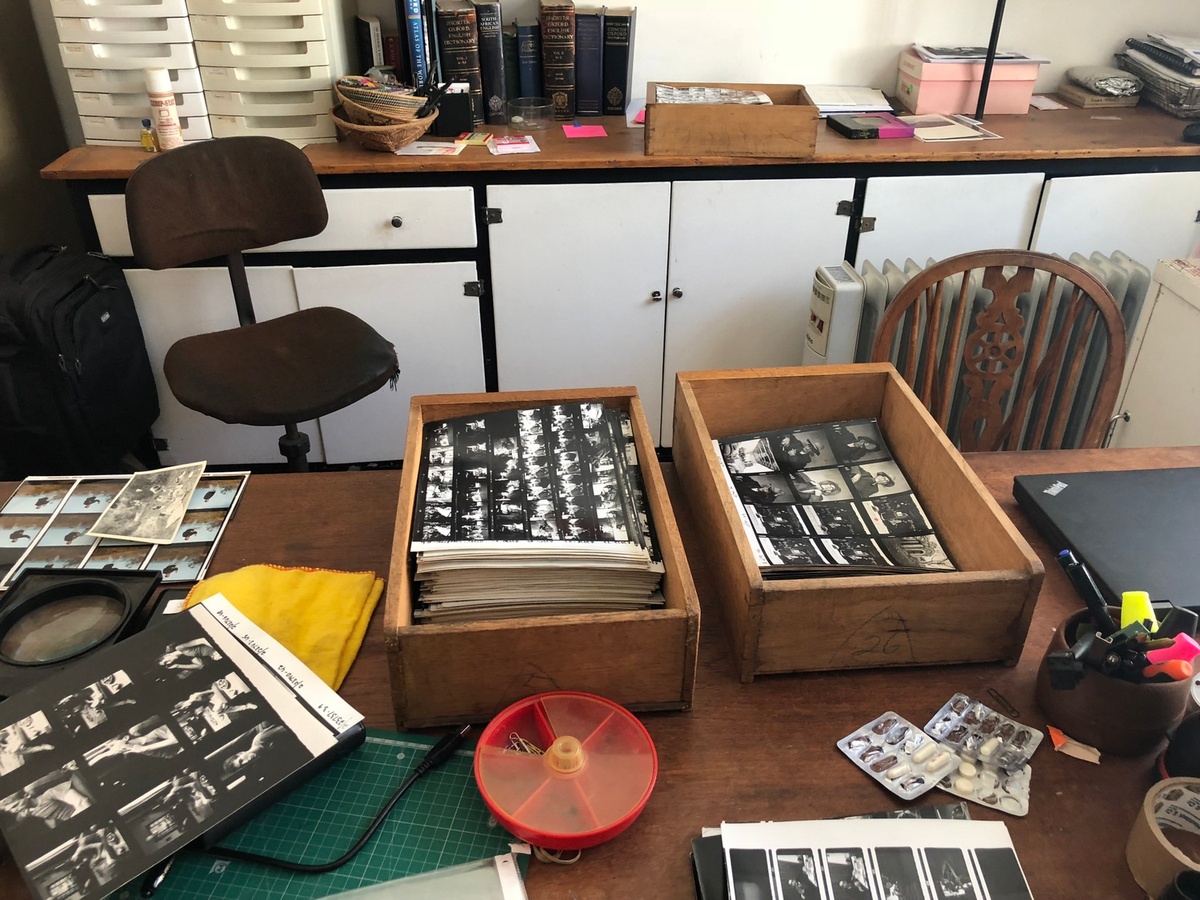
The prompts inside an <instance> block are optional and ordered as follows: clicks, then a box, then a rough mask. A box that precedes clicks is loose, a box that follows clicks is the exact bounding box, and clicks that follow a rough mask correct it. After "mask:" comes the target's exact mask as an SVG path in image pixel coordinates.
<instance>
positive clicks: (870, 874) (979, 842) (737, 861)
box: [721, 818, 1032, 900]
mask: <svg viewBox="0 0 1200 900" xmlns="http://www.w3.org/2000/svg"><path fill="white" fill-rule="evenodd" d="M721 840H722V842H723V844H724V848H725V854H726V875H727V879H728V884H729V896H730V897H731V898H732V900H1032V894H1031V893H1030V891H1029V886H1028V884H1027V882H1026V880H1025V876H1024V873H1023V872H1022V871H1021V866H1020V863H1019V861H1018V860H1017V855H1016V852H1015V851H1014V850H1013V846H1012V840H1011V838H1010V837H1009V834H1008V830H1007V829H1006V828H1005V826H1004V824H1003V823H1002V822H976V821H969V820H949V819H920V820H914V819H907V818H887V819H857V820H825V821H799V822H755V823H729V822H726V823H724V824H722V826H721Z"/></svg>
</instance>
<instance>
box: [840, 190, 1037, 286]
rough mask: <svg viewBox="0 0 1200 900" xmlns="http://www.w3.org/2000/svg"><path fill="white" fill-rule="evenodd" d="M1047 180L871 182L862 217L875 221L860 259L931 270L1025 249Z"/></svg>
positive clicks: (862, 242) (865, 235) (866, 233)
mask: <svg viewBox="0 0 1200 900" xmlns="http://www.w3.org/2000/svg"><path fill="white" fill-rule="evenodd" d="M1042 180H1043V176H1042V174H1041V173H1040V172H1016V173H1008V174H997V175H914V176H901V177H890V176H881V177H876V178H869V179H868V180H867V192H866V196H865V198H864V200H863V211H862V214H863V217H864V218H873V219H874V220H875V221H874V225H873V229H872V230H871V231H864V232H863V233H862V234H860V235H859V239H858V259H857V260H855V262H856V264H857V265H859V266H861V265H862V264H863V263H864V262H871V263H874V264H875V266H876V267H882V265H883V263H884V261H885V260H889V259H890V260H892V261H893V262H894V263H896V264H897V265H899V266H901V267H903V265H904V261H905V260H907V259H913V260H915V261H916V262H917V264H918V265H919V266H920V267H921V268H924V267H925V264H926V262H927V261H928V260H929V259H930V258H932V259H935V260H939V259H945V258H946V257H948V256H955V255H956V254H959V253H968V252H971V251H973V250H992V249H999V248H1021V249H1024V248H1025V247H1028V246H1029V235H1030V233H1031V231H1032V229H1033V223H1034V220H1035V218H1036V216H1037V210H1038V198H1039V195H1040V193H1041V189H1042ZM833 261H834V262H836V261H837V260H836V259H834V260H833ZM827 262H828V260H827Z"/></svg>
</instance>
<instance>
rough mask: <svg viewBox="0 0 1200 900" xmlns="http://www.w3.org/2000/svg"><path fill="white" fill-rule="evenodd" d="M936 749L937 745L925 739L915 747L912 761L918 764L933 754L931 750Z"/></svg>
mask: <svg viewBox="0 0 1200 900" xmlns="http://www.w3.org/2000/svg"><path fill="white" fill-rule="evenodd" d="M936 749H937V745H936V744H934V742H933V741H926V742H925V743H924V744H922V745H921V746H920V747H918V748H917V752H916V753H914V754H913V755H912V761H913V762H914V763H916V764H917V765H918V766H919V765H920V764H921V763H923V762H925V760H927V759H929V757H931V756H933V751H934V750H936Z"/></svg>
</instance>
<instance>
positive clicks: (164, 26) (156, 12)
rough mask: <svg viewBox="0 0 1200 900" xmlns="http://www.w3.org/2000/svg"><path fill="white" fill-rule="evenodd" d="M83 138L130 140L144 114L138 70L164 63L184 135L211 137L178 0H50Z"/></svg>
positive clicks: (97, 141) (161, 66)
mask: <svg viewBox="0 0 1200 900" xmlns="http://www.w3.org/2000/svg"><path fill="white" fill-rule="evenodd" d="M50 3H51V10H52V11H53V13H54V22H55V26H56V27H57V29H58V39H59V45H58V50H59V54H60V55H61V56H62V61H63V65H64V66H65V67H66V69H67V76H68V78H69V79H70V82H71V90H72V91H73V92H74V94H75V106H76V108H77V109H78V110H79V121H80V124H81V125H82V128H83V136H84V141H85V142H86V143H88V144H130V145H134V146H136V145H137V144H138V143H139V138H140V136H141V131H142V119H145V118H148V117H149V116H150V100H149V98H148V97H147V95H146V80H145V76H144V75H143V70H145V69H166V70H167V71H168V72H169V73H170V75H171V86H172V87H173V88H174V89H175V104H176V107H177V108H178V111H179V123H180V126H181V129H182V132H183V139H184V140H185V141H197V140H206V139H208V138H211V137H212V131H211V130H210V129H209V125H208V110H207V108H206V106H205V100H204V88H203V87H202V85H201V81H200V70H199V68H197V65H196V54H195V51H194V50H193V47H192V30H191V24H190V23H189V22H188V14H187V5H186V2H185V0H50Z"/></svg>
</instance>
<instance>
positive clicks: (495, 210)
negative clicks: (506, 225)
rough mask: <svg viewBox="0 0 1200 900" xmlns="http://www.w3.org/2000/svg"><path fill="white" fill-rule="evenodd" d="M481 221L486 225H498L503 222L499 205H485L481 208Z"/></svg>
mask: <svg viewBox="0 0 1200 900" xmlns="http://www.w3.org/2000/svg"><path fill="white" fill-rule="evenodd" d="M483 221H484V224H486V225H499V224H500V223H501V222H503V221H504V218H503V217H502V216H501V214H500V207H498V206H485V207H484V208H483Z"/></svg>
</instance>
